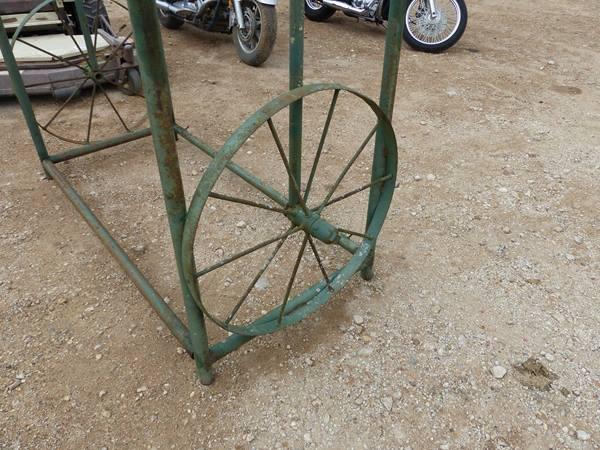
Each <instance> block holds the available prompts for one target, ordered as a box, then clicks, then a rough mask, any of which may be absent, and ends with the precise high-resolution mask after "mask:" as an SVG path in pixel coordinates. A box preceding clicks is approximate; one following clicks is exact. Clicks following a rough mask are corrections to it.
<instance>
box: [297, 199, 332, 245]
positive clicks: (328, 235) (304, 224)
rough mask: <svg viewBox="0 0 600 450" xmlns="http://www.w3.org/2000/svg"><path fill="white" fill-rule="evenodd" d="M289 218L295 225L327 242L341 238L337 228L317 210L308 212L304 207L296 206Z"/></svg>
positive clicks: (330, 242)
mask: <svg viewBox="0 0 600 450" xmlns="http://www.w3.org/2000/svg"><path fill="white" fill-rule="evenodd" d="M288 218H289V219H290V221H291V222H292V223H293V224H294V225H296V226H298V227H301V228H302V229H303V230H304V231H306V232H307V233H309V234H310V235H311V236H314V237H315V238H317V239H318V240H320V241H321V242H323V243H325V244H333V243H336V242H338V241H339V240H340V236H339V232H338V230H337V228H336V227H334V226H333V225H331V224H330V223H329V222H327V221H326V220H325V219H323V218H321V215H320V214H319V213H318V212H316V211H309V212H308V214H306V213H305V212H304V211H303V210H302V208H300V207H296V208H294V209H293V210H292V211H291V212H290V213H289V214H288Z"/></svg>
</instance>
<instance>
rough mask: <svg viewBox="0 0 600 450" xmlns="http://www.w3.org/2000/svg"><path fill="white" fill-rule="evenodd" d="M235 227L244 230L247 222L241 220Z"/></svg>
mask: <svg viewBox="0 0 600 450" xmlns="http://www.w3.org/2000/svg"><path fill="white" fill-rule="evenodd" d="M235 226H236V227H238V228H244V227H245V226H246V222H244V221H243V220H240V221H239V222H238V223H236V224H235Z"/></svg>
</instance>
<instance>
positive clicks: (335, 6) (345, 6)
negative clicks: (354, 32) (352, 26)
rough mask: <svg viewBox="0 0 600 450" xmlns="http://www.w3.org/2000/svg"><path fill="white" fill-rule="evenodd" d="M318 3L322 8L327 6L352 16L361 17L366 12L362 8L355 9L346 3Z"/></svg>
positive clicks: (326, 1)
mask: <svg viewBox="0 0 600 450" xmlns="http://www.w3.org/2000/svg"><path fill="white" fill-rule="evenodd" d="M320 3H322V4H323V6H329V7H330V8H333V9H337V10H339V11H342V12H345V13H348V14H351V15H354V16H362V15H363V14H365V12H366V11H365V10H364V9H363V8H355V7H353V6H350V5H349V4H348V3H344V2H341V1H339V0H321V2H320Z"/></svg>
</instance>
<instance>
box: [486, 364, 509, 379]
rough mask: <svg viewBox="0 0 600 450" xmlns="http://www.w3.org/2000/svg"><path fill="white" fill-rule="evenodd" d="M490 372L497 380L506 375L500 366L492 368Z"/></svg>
mask: <svg viewBox="0 0 600 450" xmlns="http://www.w3.org/2000/svg"><path fill="white" fill-rule="evenodd" d="M490 372H491V373H492V375H493V377H494V378H496V379H497V380H501V379H502V378H504V375H506V369H505V368H504V367H502V366H494V367H492V370H491V371H490Z"/></svg>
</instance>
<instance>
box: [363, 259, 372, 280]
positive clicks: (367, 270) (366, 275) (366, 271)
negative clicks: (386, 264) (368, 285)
mask: <svg viewBox="0 0 600 450" xmlns="http://www.w3.org/2000/svg"><path fill="white" fill-rule="evenodd" d="M360 276H361V277H362V279H363V280H365V281H371V280H372V279H373V277H374V276H375V273H374V272H373V261H372V260H371V261H370V262H369V264H368V265H366V266H365V267H363V268H362V269H361V270H360Z"/></svg>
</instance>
